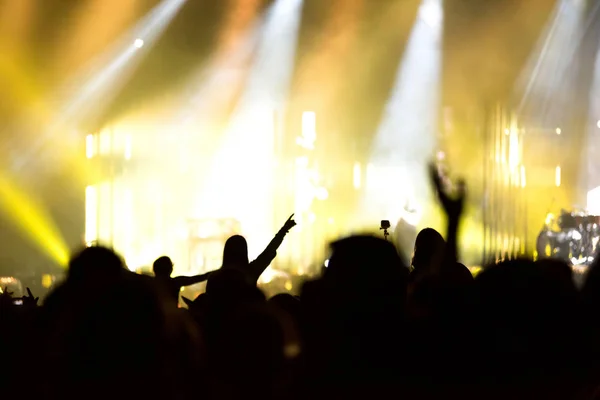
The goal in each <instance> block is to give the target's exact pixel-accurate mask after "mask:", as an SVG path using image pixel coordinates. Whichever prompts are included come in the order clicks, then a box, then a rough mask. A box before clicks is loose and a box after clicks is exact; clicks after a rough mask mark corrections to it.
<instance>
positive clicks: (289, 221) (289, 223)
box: [283, 214, 296, 232]
mask: <svg viewBox="0 0 600 400" xmlns="http://www.w3.org/2000/svg"><path fill="white" fill-rule="evenodd" d="M295 226H296V221H294V214H292V215H290V217H289V218H288V219H287V221H285V224H283V230H284V231H286V232H289V231H290V229H292V228H293V227H295Z"/></svg>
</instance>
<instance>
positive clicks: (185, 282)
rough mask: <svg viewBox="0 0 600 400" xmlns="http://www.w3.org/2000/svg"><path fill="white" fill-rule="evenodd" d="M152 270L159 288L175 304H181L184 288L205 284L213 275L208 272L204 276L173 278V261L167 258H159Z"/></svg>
mask: <svg viewBox="0 0 600 400" xmlns="http://www.w3.org/2000/svg"><path fill="white" fill-rule="evenodd" d="M152 269H153V271H154V277H155V280H156V282H157V283H158V284H159V287H161V288H162V289H163V290H164V291H165V292H166V295H167V296H168V297H169V299H170V300H173V301H175V303H178V302H179V293H180V292H181V288H182V287H184V286H190V285H195V284H196V283H200V282H204V281H206V280H208V277H209V276H210V274H211V272H208V273H206V274H202V275H195V276H177V277H174V278H172V277H171V274H173V261H171V259H170V258H169V257H167V256H162V257H159V258H157V259H156V261H154V264H152Z"/></svg>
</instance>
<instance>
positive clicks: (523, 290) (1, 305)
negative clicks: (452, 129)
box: [0, 167, 600, 399]
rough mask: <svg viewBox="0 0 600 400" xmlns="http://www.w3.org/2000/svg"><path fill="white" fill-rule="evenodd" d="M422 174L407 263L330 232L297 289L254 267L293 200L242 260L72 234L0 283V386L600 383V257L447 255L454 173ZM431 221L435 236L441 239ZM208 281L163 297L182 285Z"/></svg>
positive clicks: (13, 390) (319, 392)
mask: <svg viewBox="0 0 600 400" xmlns="http://www.w3.org/2000/svg"><path fill="white" fill-rule="evenodd" d="M430 174H431V182H432V186H433V187H434V189H435V193H437V198H438V200H439V204H440V206H441V208H442V209H443V211H444V213H445V215H446V218H447V229H446V232H443V233H444V235H442V234H441V233H439V232H437V231H435V230H433V229H430V228H428V229H425V230H423V231H421V232H420V233H419V235H418V236H417V238H416V242H415V244H414V256H413V257H412V262H411V264H412V265H407V263H406V262H405V261H404V260H406V259H408V258H405V257H404V254H406V253H404V254H403V253H402V252H403V251H404V252H412V250H413V249H397V248H396V247H395V246H394V245H393V244H392V243H391V242H388V241H385V240H383V239H380V238H377V237H373V236H352V237H347V238H342V239H340V240H338V241H336V242H334V243H332V244H331V257H330V259H329V263H328V267H327V268H326V269H324V272H323V274H322V276H320V277H319V278H317V279H314V280H311V281H308V282H306V283H305V284H304V286H303V288H302V291H301V294H300V296H298V297H295V296H292V295H290V294H279V295H276V296H274V297H272V298H270V299H267V298H266V297H265V295H264V294H263V292H262V291H261V290H260V289H259V288H258V287H257V280H258V278H259V277H260V275H261V274H262V273H263V272H264V270H265V269H266V268H267V267H268V266H269V264H270V263H271V262H272V261H273V259H274V258H275V257H276V253H277V249H278V247H279V246H280V245H281V243H282V242H283V240H284V237H285V235H286V233H287V232H288V231H289V230H291V229H292V228H293V227H294V225H295V222H294V220H293V216H292V217H290V218H289V219H288V220H287V221H286V223H285V224H284V225H283V227H282V228H281V230H280V231H279V232H278V233H277V234H276V235H275V237H274V239H273V240H272V241H271V243H270V244H269V245H268V246H267V248H266V249H265V251H264V252H263V253H262V254H261V255H260V256H259V257H258V258H257V259H256V260H254V261H252V262H250V261H249V259H248V251H247V243H246V240H245V239H244V238H243V237H241V236H233V237H231V238H230V239H229V240H228V241H227V243H226V244H225V247H224V252H223V264H222V268H220V269H219V270H217V271H213V272H211V273H209V274H206V275H200V276H195V277H175V278H172V277H171V273H172V272H173V262H172V261H171V260H170V259H169V258H168V257H166V256H165V257H160V258H159V259H157V260H156V262H155V264H154V273H155V277H150V276H145V275H137V274H134V273H132V272H129V271H128V269H127V268H126V266H125V263H124V261H123V259H122V258H121V257H120V256H119V255H118V254H117V253H115V252H114V251H113V250H111V249H108V248H104V247H100V246H95V247H88V248H85V249H83V250H82V251H81V252H80V253H79V254H77V255H76V256H74V257H73V258H72V260H71V262H70V264H69V270H68V276H67V278H66V280H65V281H64V282H63V283H61V284H60V285H59V286H58V287H56V288H55V289H54V291H53V292H52V293H51V294H50V295H49V296H48V297H47V298H46V299H45V301H44V303H43V305H38V299H37V298H35V297H34V295H32V294H31V292H28V295H27V296H25V297H23V298H22V299H21V300H22V305H15V301H14V300H15V299H14V298H13V297H12V295H11V293H8V291H7V290H5V291H4V292H3V294H2V295H1V296H0V313H1V314H0V317H1V319H0V320H1V323H2V330H1V331H0V332H1V335H2V340H1V343H2V349H3V351H4V354H3V356H4V357H3V358H4V362H3V363H2V374H1V375H0V376H1V377H2V380H3V382H2V386H1V387H2V389H3V391H4V394H5V395H7V396H14V397H16V396H19V398H32V399H37V398H39V399H42V398H43V399H65V398H81V397H84V398H98V399H107V398H139V399H191V398H207V399H241V398H250V399H253V398H261V399H292V398H297V399H313V398H324V399H332V398H348V397H349V398H360V397H363V396H370V397H372V398H406V399H434V398H435V399H439V398H456V399H458V398H460V399H594V398H596V397H598V393H596V392H597V388H598V387H599V386H598V384H599V383H600V379H599V375H598V373H599V372H600V371H599V367H600V358H599V355H600V319H598V318H596V317H597V315H596V312H598V310H600V267H599V266H598V263H597V262H595V263H594V264H593V265H592V266H591V267H590V272H589V274H588V277H587V280H586V282H585V285H584V286H583V287H582V288H581V289H580V290H578V289H577V288H576V287H575V285H574V284H573V279H572V275H571V274H572V271H571V269H570V267H569V266H568V265H566V264H563V263H561V262H559V261H554V260H540V261H537V262H534V261H531V260H527V259H523V260H512V261H506V262H500V263H497V264H495V265H490V266H488V267H486V268H484V269H483V272H481V273H480V274H479V275H477V277H476V278H473V276H472V275H471V274H470V272H469V270H468V269H467V268H466V267H465V266H464V265H463V264H461V263H460V255H459V254H458V251H457V249H458V246H457V244H458V243H457V242H458V231H459V228H460V223H461V217H462V213H463V205H464V200H465V196H466V192H465V185H464V184H462V183H460V182H459V183H458V184H457V185H455V186H454V188H453V189H452V190H450V189H449V188H448V187H447V186H446V185H445V183H444V180H443V179H442V177H441V176H440V174H439V171H438V170H436V169H435V168H433V167H432V168H431V171H430ZM444 237H445V239H444ZM202 281H207V283H206V291H205V293H203V294H201V295H200V296H198V297H197V298H196V299H187V300H186V303H187V305H188V308H187V309H186V308H178V307H175V306H174V304H173V303H174V302H177V301H178V300H179V298H178V297H179V293H180V290H181V287H183V286H187V285H192V284H195V283H198V282H202Z"/></svg>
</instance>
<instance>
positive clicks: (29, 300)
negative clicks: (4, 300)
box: [22, 288, 40, 307]
mask: <svg viewBox="0 0 600 400" xmlns="http://www.w3.org/2000/svg"><path fill="white" fill-rule="evenodd" d="M22 299H23V305H24V306H26V307H37V305H38V301H39V300H40V298H39V297H34V296H33V294H32V293H31V290H30V289H29V288H27V296H23V298H22Z"/></svg>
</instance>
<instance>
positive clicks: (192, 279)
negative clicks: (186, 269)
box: [173, 272, 212, 286]
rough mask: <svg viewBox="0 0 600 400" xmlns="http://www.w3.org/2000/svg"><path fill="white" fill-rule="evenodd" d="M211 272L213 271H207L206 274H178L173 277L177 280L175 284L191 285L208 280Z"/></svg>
mask: <svg viewBox="0 0 600 400" xmlns="http://www.w3.org/2000/svg"><path fill="white" fill-rule="evenodd" d="M211 273H212V272H207V273H206V274H202V275H196V276H178V277H176V278H173V281H175V284H177V285H179V286H191V285H195V284H196V283H200V282H204V281H206V280H208V278H209V277H210V274H211Z"/></svg>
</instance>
